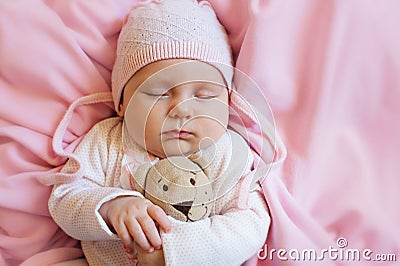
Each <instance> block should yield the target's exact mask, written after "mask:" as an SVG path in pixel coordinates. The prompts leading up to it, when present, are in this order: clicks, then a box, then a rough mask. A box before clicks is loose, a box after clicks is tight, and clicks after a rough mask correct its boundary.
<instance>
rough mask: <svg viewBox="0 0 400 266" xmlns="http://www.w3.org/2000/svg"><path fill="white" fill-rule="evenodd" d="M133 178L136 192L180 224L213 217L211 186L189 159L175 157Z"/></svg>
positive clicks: (142, 168) (145, 168) (142, 169)
mask: <svg viewBox="0 0 400 266" xmlns="http://www.w3.org/2000/svg"><path fill="white" fill-rule="evenodd" d="M131 178H132V180H131V181H132V184H133V185H134V187H135V189H136V190H137V191H139V192H141V193H142V194H143V195H144V197H145V198H147V199H149V200H150V201H151V202H153V203H154V204H156V205H158V206H160V207H161V208H162V209H163V210H164V211H165V213H166V214H168V215H170V216H172V217H174V218H175V219H177V220H180V221H188V222H193V221H197V220H200V219H202V218H205V217H208V216H209V215H210V212H211V206H212V205H211V204H212V199H213V190H212V182H211V180H210V179H209V177H208V176H207V175H206V174H205V173H204V171H203V169H202V168H201V167H200V166H199V165H198V164H197V163H196V162H194V161H193V160H190V159H189V158H187V157H183V156H172V157H168V158H165V159H161V160H159V161H158V162H156V163H155V164H154V163H147V164H143V165H141V166H139V167H138V169H137V170H136V172H135V173H134V174H133V175H132V176H131Z"/></svg>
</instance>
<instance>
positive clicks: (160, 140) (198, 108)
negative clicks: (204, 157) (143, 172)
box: [121, 59, 229, 158]
mask: <svg viewBox="0 0 400 266" xmlns="http://www.w3.org/2000/svg"><path fill="white" fill-rule="evenodd" d="M224 84H225V83H224V79H223V76H222V75H221V73H220V72H219V71H218V70H217V69H216V68H214V67H213V66H211V65H209V64H206V63H203V62H199V61H192V60H182V59H179V60H178V59H171V60H162V61H157V62H155V63H152V64H149V65H147V66H146V67H144V68H142V69H141V70H139V71H138V72H137V73H136V74H135V75H134V76H133V77H132V78H131V80H130V81H129V82H128V83H127V85H126V86H125V90H124V95H123V101H122V105H121V109H122V112H123V113H124V116H125V121H126V125H127V127H128V132H129V134H130V135H131V136H132V137H133V139H134V140H135V141H136V142H137V143H138V144H139V145H141V146H142V147H143V148H145V149H146V150H147V151H149V152H150V153H151V154H154V155H156V156H157V157H160V158H164V157H167V156H175V155H189V154H192V153H194V152H196V151H198V150H199V149H204V148H206V147H208V146H210V145H211V144H212V143H214V142H216V141H217V140H218V139H219V138H220V137H221V136H222V135H223V134H224V133H225V131H226V129H227V125H228V118H229V100H228V99H229V97H228V90H227V88H226V87H225V85H224Z"/></svg>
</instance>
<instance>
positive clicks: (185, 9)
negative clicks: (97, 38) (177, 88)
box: [112, 0, 233, 111]
mask: <svg viewBox="0 0 400 266" xmlns="http://www.w3.org/2000/svg"><path fill="white" fill-rule="evenodd" d="M173 58H179V59H194V60H199V61H203V62H206V63H208V64H210V65H212V66H214V67H216V68H217V69H218V70H219V71H220V72H221V74H222V75H223V77H224V78H225V82H226V85H227V86H228V87H230V86H231V81H232V76H233V67H232V55H231V48H230V45H229V40H228V37H227V34H226V32H225V29H224V27H223V26H222V25H221V24H220V23H219V21H218V19H217V17H216V15H215V13H214V11H213V9H212V7H211V5H210V4H209V3H208V2H207V1H200V2H198V1H196V0H147V1H141V2H139V3H138V4H136V5H135V6H134V8H133V9H132V11H131V12H130V13H129V14H128V17H127V20H126V24H125V25H124V26H123V28H122V30H121V33H120V36H119V39H118V46H117V57H116V61H115V64H114V68H113V71H112V94H113V99H114V105H115V109H116V110H117V111H118V110H119V103H120V99H121V94H122V91H123V88H124V86H125V85H126V83H127V82H128V81H129V79H130V78H131V77H132V76H133V75H134V74H135V73H136V72H137V71H138V70H139V69H141V68H142V67H144V66H146V65H147V64H150V63H152V62H155V61H158V60H162V59H173Z"/></svg>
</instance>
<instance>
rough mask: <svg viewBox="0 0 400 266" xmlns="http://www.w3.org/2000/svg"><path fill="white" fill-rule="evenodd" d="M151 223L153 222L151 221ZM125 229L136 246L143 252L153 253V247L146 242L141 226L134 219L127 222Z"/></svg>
mask: <svg viewBox="0 0 400 266" xmlns="http://www.w3.org/2000/svg"><path fill="white" fill-rule="evenodd" d="M150 220H151V219H150ZM151 222H153V221H152V220H151ZM126 227H127V228H128V230H129V233H130V235H131V236H132V238H133V240H134V241H135V243H136V244H137V245H138V246H140V247H141V248H142V249H143V250H146V251H149V252H151V251H153V247H152V246H151V244H150V243H149V241H148V240H147V237H146V233H145V232H144V231H143V228H142V226H141V224H140V223H139V222H138V221H137V220H136V219H133V220H131V221H129V222H127V224H126Z"/></svg>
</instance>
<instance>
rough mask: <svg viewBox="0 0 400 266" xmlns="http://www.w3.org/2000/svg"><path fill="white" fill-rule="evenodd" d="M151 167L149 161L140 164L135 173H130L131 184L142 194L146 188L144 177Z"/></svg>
mask: <svg viewBox="0 0 400 266" xmlns="http://www.w3.org/2000/svg"><path fill="white" fill-rule="evenodd" d="M151 167H153V165H152V164H151V163H145V164H142V165H141V166H139V167H138V168H137V170H136V171H135V173H133V174H132V175H131V178H132V184H133V186H134V187H135V189H136V190H137V191H138V192H140V193H142V194H144V190H145V188H146V177H147V174H148V173H149V171H150V169H151Z"/></svg>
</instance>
